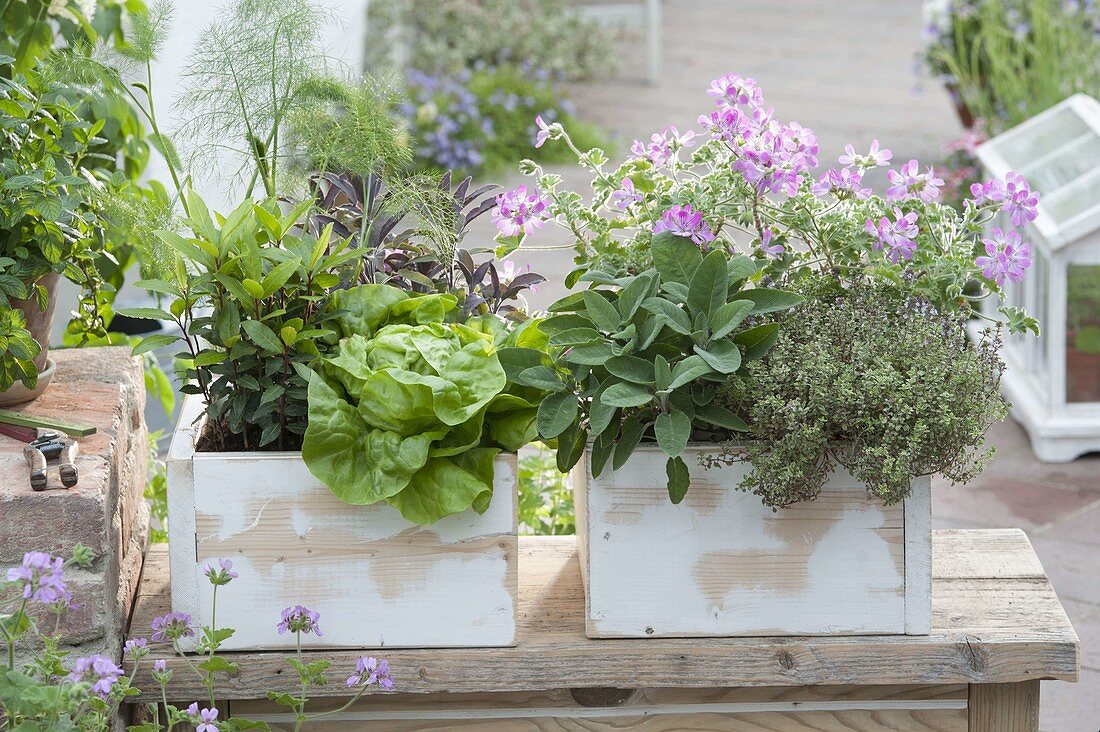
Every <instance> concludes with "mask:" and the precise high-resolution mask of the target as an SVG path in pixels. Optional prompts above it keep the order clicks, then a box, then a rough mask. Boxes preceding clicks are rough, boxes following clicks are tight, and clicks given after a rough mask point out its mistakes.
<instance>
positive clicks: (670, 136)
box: [630, 126, 695, 165]
mask: <svg viewBox="0 0 1100 732" xmlns="http://www.w3.org/2000/svg"><path fill="white" fill-rule="evenodd" d="M694 139H695V133H694V132H691V131H688V132H685V133H684V134H682V135H681V134H680V130H678V129H676V127H675V126H671V127H666V128H665V129H664V131H662V132H654V133H653V134H652V135H650V138H649V142H648V143H645V142H642V141H641V140H635V141H634V144H632V145H631V146H630V153H631V155H632V156H633V157H635V158H646V159H648V160H649V162H651V163H653V164H654V165H667V164H668V162H669V161H670V160H672V158H673V157H674V156H675V155H676V152H677V151H678V150H681V149H683V148H687V147H692V146H693V145H695V142H694Z"/></svg>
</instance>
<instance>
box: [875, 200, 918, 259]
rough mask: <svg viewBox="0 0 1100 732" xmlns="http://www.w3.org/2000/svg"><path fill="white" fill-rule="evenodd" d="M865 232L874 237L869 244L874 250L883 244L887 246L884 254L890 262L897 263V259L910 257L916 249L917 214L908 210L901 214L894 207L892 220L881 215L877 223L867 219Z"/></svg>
mask: <svg viewBox="0 0 1100 732" xmlns="http://www.w3.org/2000/svg"><path fill="white" fill-rule="evenodd" d="M865 226H866V229H867V233H869V234H871V235H872V236H874V237H876V241H875V242H874V243H873V244H872V245H871V248H872V249H874V250H876V251H877V250H880V249H882V248H883V246H886V247H888V248H889V251H887V253H886V256H887V257H888V258H889V259H890V261H891V262H894V263H897V262H898V260H899V259H912V258H913V253H914V252H916V250H917V243H916V241H915V240H916V238H917V214H916V212H915V211H910V212H909V213H907V214H903V213H902V212H901V209H900V208H897V207H896V206H895V207H894V220H893V221H891V220H890V219H889V217H887V216H883V217H882V218H880V219H879V220H878V224H875V222H873V221H871V219H867V223H866V224H865Z"/></svg>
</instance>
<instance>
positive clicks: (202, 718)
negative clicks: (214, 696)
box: [195, 707, 218, 732]
mask: <svg viewBox="0 0 1100 732" xmlns="http://www.w3.org/2000/svg"><path fill="white" fill-rule="evenodd" d="M195 721H196V722H198V725H197V726H196V727H195V732H218V710H217V708H215V707H210V708H209V709H200V710H199V713H198V715H197V718H196V719H195Z"/></svg>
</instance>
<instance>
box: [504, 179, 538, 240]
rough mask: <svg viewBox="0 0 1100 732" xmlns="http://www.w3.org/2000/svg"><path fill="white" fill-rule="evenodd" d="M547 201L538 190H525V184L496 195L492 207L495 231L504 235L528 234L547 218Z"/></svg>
mask: <svg viewBox="0 0 1100 732" xmlns="http://www.w3.org/2000/svg"><path fill="white" fill-rule="evenodd" d="M549 215H550V214H549V212H548V211H547V201H546V199H544V198H543V197H542V194H541V193H539V192H538V190H537V189H536V190H534V191H532V192H531V193H528V192H527V186H519V187H518V188H514V189H512V190H510V191H507V192H505V193H501V194H500V195H499V196H497V205H496V208H494V209H493V213H492V217H493V222H494V223H495V224H496V226H497V231H499V232H500V233H501V234H504V235H505V236H516V235H518V234H530V233H531V232H532V231H535V230H536V229H539V228H541V227H542V225H543V224H544V223H545V222H546V220H547V219H548V218H549Z"/></svg>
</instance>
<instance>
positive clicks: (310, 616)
mask: <svg viewBox="0 0 1100 732" xmlns="http://www.w3.org/2000/svg"><path fill="white" fill-rule="evenodd" d="M320 617H321V616H320V614H319V613H317V612H316V611H315V610H310V609H309V608H308V607H306V606H305V605H295V606H294V607H288V608H286V609H284V610H283V613H282V618H281V619H280V621H279V625H278V626H277V629H278V631H279V635H282V634H283V633H287V632H290V633H301V634H303V635H308V634H310V633H312V634H314V635H316V636H317V637H318V638H319V637H321V636H323V635H324V633H322V632H321V626H319V625H318V624H317V621H318V620H320Z"/></svg>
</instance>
